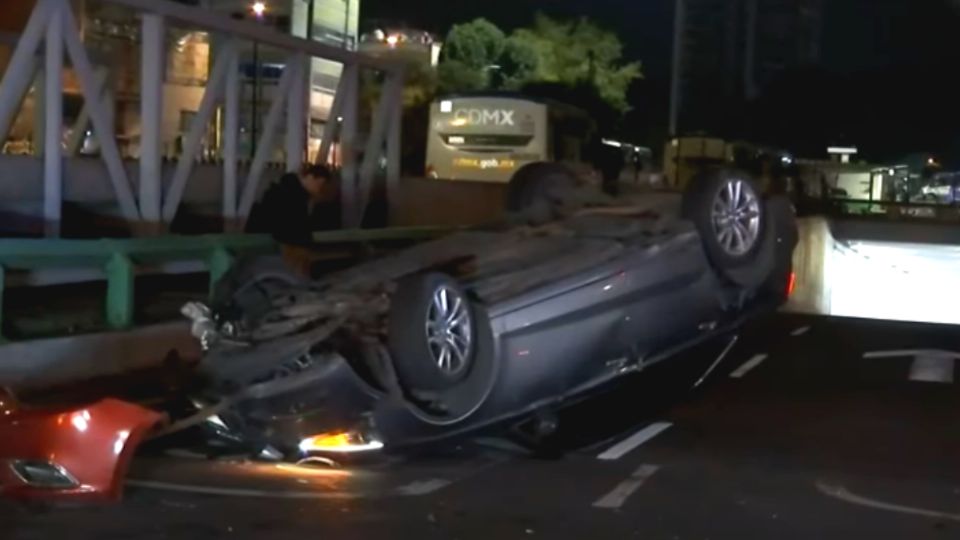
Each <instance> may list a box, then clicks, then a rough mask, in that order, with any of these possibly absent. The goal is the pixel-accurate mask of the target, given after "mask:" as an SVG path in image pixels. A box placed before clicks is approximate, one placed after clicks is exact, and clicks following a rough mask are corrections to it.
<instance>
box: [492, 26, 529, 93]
mask: <svg viewBox="0 0 960 540" xmlns="http://www.w3.org/2000/svg"><path fill="white" fill-rule="evenodd" d="M498 65H499V69H498V70H497V71H496V73H497V75H498V83H497V84H496V86H497V87H499V88H503V89H504V90H519V89H521V88H522V87H523V86H524V85H525V84H527V83H529V82H530V81H532V80H534V78H535V77H536V75H537V69H538V67H539V65H540V56H539V55H538V54H537V50H536V49H535V48H534V47H533V46H532V45H531V44H530V43H529V42H527V41H523V40H521V39H517V38H516V37H514V36H510V37H509V38H507V40H506V42H505V43H504V47H503V54H502V55H501V56H500V61H499V62H498Z"/></svg>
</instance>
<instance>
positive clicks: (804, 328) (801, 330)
mask: <svg viewBox="0 0 960 540" xmlns="http://www.w3.org/2000/svg"><path fill="white" fill-rule="evenodd" d="M809 331H810V327H809V326H801V327H800V328H797V329H796V330H794V331H793V332H790V335H791V336H793V337H799V336H802V335H804V334H806V333H807V332H809Z"/></svg>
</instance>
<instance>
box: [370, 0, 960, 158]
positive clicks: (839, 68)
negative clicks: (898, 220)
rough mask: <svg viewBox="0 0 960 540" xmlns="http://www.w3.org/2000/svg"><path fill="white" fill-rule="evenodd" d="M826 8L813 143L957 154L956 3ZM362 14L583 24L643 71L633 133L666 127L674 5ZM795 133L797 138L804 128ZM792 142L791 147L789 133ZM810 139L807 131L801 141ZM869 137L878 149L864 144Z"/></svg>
mask: <svg viewBox="0 0 960 540" xmlns="http://www.w3.org/2000/svg"><path fill="white" fill-rule="evenodd" d="M824 4H825V5H826V6H827V8H826V13H825V27H824V35H823V54H822V59H821V63H820V65H819V66H813V68H815V69H816V71H817V74H816V77H815V79H816V80H817V81H819V82H818V84H820V85H821V86H824V85H826V86H829V87H836V88H837V93H836V96H835V98H836V100H839V101H838V102H839V103H840V105H839V106H838V107H836V108H835V110H833V111H832V112H833V113H836V114H835V115H832V116H831V117H830V118H832V117H833V116H836V115H840V116H844V118H842V119H837V125H836V126H830V127H829V129H827V132H826V134H825V132H824V130H822V129H816V130H813V131H816V133H815V136H816V137H817V138H822V137H830V138H832V139H836V140H837V142H839V139H860V140H857V141H854V140H850V141H849V142H859V143H861V144H863V145H865V146H867V147H871V146H873V147H875V148H876V154H877V157H883V158H886V157H888V156H890V155H894V154H898V153H906V152H911V151H920V150H925V151H926V150H929V151H940V152H944V153H948V152H950V149H951V148H953V147H954V146H956V147H957V148H958V149H960V130H958V129H955V128H954V126H957V125H960V108H958V106H957V105H955V102H957V101H958V99H957V97H956V95H957V93H958V92H957V90H956V89H954V88H952V87H951V86H950V82H951V80H952V78H953V72H955V71H956V70H957V67H958V66H960V62H958V61H960V39H958V36H960V0H825V1H824ZM362 9H363V10H364V11H363V18H364V20H365V21H374V20H384V21H389V22H393V23H405V24H407V25H409V26H413V27H420V28H424V29H426V30H431V31H433V32H436V33H439V34H441V35H442V34H444V33H445V32H446V30H447V29H448V28H449V27H450V25H451V24H453V23H457V22H462V21H467V20H470V19H472V18H474V17H478V16H483V17H486V18H488V19H490V20H492V21H493V22H494V23H496V24H498V25H499V26H501V27H502V28H504V29H507V30H509V29H511V28H513V27H515V26H519V25H525V24H528V23H529V22H530V21H531V20H532V17H533V13H535V12H536V11H542V12H544V13H546V14H548V15H551V16H555V17H566V16H580V15H583V16H587V17H590V18H591V19H593V20H595V21H596V22H598V23H600V24H601V25H603V26H605V27H607V28H609V29H611V30H613V31H615V32H617V34H619V35H620V37H621V39H622V40H623V42H624V45H625V52H626V57H627V59H629V60H639V61H641V62H642V63H643V65H644V72H645V77H646V79H645V80H644V81H642V82H640V83H638V84H637V85H636V87H635V88H634V89H633V90H632V91H631V95H630V99H631V102H632V104H633V106H634V108H635V111H634V113H633V115H632V118H633V119H634V121H635V122H636V123H638V124H644V125H647V127H648V128H650V129H646V130H644V129H639V130H637V133H638V134H640V135H638V136H641V137H642V134H644V133H646V134H647V135H648V136H649V137H650V138H653V133H654V132H655V131H656V130H655V129H653V128H652V126H655V125H660V124H662V123H663V122H664V121H665V117H666V107H667V103H668V100H667V95H668V89H669V81H670V55H671V42H672V32H673V0H483V1H471V2H466V1H463V0H461V1H459V2H458V1H457V0H363V8H362ZM813 80H814V78H808V79H807V80H806V81H805V84H814V83H813V82H812V81H813ZM884 81H886V82H884ZM818 90H822V88H821V89H818ZM798 94H799V91H798ZM829 98H830V94H829V92H826V93H823V92H821V94H820V95H819V97H818V98H817V99H820V100H825V99H829ZM779 99H781V100H782V101H783V103H779V102H778V105H777V106H780V107H784V108H790V107H794V106H796V107H797V108H799V109H804V108H809V107H812V106H813V104H812V103H807V102H803V100H804V97H803V95H795V96H779ZM791 100H792V101H791ZM888 114H889V117H887V118H884V116H885V115H888ZM796 116H798V117H803V116H804V115H802V114H797V115H796ZM880 119H883V122H882V123H881V122H880ZM828 120H829V119H828ZM874 123H875V124H874ZM798 129H799V131H801V132H802V131H803V130H804V126H798ZM878 130H880V131H881V132H882V133H881V134H878V133H877V132H878ZM795 131H796V130H795ZM784 135H786V134H784ZM790 135H791V136H794V138H796V133H792V134H790ZM802 135H803V133H800V138H802ZM765 136H767V137H768V138H771V139H774V141H772V142H778V141H776V139H778V138H779V139H782V138H784V137H781V136H780V135H779V134H776V133H769V134H765ZM813 137H814V134H813V133H812V132H811V134H810V137H809V138H810V139H811V140H812V138H813ZM871 137H882V140H881V139H879V138H878V140H877V141H875V142H874V141H870V140H862V139H869V138H871ZM787 138H789V137H787ZM954 139H956V140H957V141H958V142H957V143H956V144H955V143H954V142H953V140H954ZM784 142H787V141H784ZM790 142H796V141H793V140H791V141H790ZM831 142H833V141H831ZM817 144H820V141H817ZM958 154H960V152H958ZM944 157H948V156H944ZM957 157H958V158H960V155H958V156H957Z"/></svg>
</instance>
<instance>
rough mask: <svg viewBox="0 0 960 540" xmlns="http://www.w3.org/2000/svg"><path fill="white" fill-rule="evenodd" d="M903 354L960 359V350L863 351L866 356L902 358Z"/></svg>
mask: <svg viewBox="0 0 960 540" xmlns="http://www.w3.org/2000/svg"><path fill="white" fill-rule="evenodd" d="M903 356H943V357H946V358H953V359H954V360H960V352H954V351H942V350H939V349H904V350H896V351H871V352H866V353H863V357H864V358H900V357H903Z"/></svg>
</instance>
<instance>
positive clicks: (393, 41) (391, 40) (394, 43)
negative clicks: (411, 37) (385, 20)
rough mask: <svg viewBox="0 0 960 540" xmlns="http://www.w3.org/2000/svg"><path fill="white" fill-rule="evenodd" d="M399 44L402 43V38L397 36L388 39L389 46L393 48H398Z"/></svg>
mask: <svg viewBox="0 0 960 540" xmlns="http://www.w3.org/2000/svg"><path fill="white" fill-rule="evenodd" d="M399 42H400V37H399V36H397V35H396V34H394V35H392V36H388V37H387V45H390V46H391V47H396V46H397V43H399Z"/></svg>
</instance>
